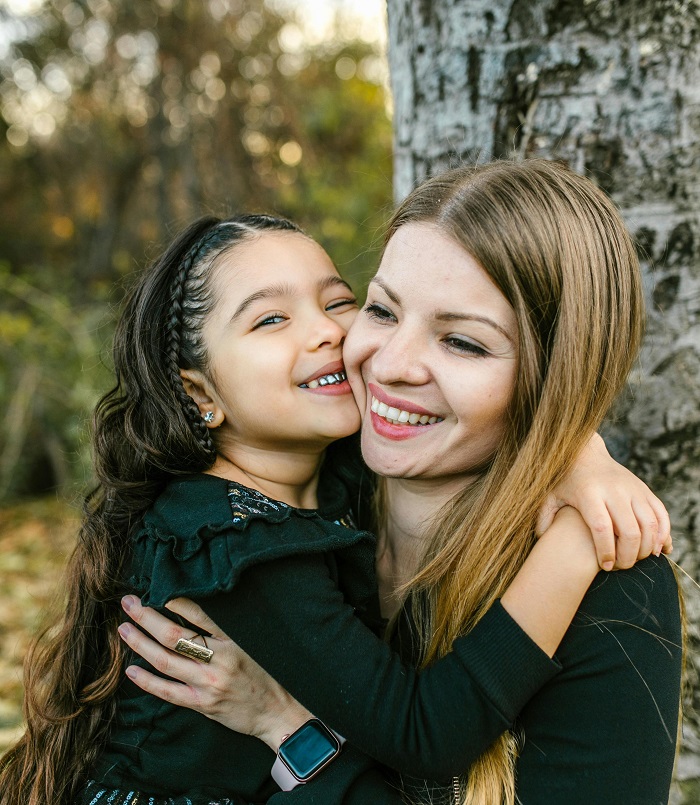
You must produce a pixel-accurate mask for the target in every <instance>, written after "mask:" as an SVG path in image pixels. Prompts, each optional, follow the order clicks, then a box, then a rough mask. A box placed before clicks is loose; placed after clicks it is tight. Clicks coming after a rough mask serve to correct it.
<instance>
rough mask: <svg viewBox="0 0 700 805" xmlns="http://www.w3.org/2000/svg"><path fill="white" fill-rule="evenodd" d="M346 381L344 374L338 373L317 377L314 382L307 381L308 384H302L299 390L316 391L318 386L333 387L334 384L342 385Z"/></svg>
mask: <svg viewBox="0 0 700 805" xmlns="http://www.w3.org/2000/svg"><path fill="white" fill-rule="evenodd" d="M343 380H347V377H346V375H345V372H338V373H337V374H334V375H324V376H323V377H317V378H316V380H309V382H308V383H302V384H301V385H300V386H299V388H300V389H317V388H318V387H319V386H333V385H334V384H335V383H342V382H343Z"/></svg>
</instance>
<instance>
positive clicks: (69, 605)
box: [0, 215, 301, 805]
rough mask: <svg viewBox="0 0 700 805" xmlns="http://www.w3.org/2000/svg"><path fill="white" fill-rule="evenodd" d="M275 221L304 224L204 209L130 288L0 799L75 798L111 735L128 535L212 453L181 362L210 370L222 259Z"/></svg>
mask: <svg viewBox="0 0 700 805" xmlns="http://www.w3.org/2000/svg"><path fill="white" fill-rule="evenodd" d="M268 231H278V232H298V233H301V230H300V229H299V227H297V226H296V225H295V224H293V223H292V222H290V221H287V220H285V219H283V218H276V217H273V216H270V215H240V216H235V217H233V218H228V219H226V220H220V219H218V218H212V217H208V218H202V219H200V220H198V221H196V222H195V223H193V224H192V225H191V226H190V227H188V228H187V229H186V230H185V231H184V232H182V233H181V234H180V235H179V236H178V237H177V238H176V239H175V241H174V242H173V243H172V244H171V246H170V247H169V248H168V249H167V250H166V251H165V252H164V253H163V255H162V256H161V257H160V258H159V259H158V260H156V262H155V263H154V264H153V266H152V267H151V268H150V269H149V270H147V271H146V272H144V273H143V274H142V275H141V276H140V277H139V279H138V281H137V283H136V285H135V287H134V288H133V290H132V291H131V292H130V294H129V296H128V297H127V300H126V303H125V306H124V309H123V312H122V315H121V317H120V319H119V322H118V324H117V328H116V332H115V338H114V347H113V358H114V369H115V376H116V383H115V385H114V387H113V388H112V389H111V390H110V391H108V392H107V393H106V394H105V395H104V396H103V397H102V399H101V400H100V401H99V402H98V404H97V407H96V409H95V414H94V418H93V453H94V465H95V474H96V478H97V486H96V487H95V488H94V489H93V491H92V492H90V493H89V494H88V496H87V497H86V500H85V503H84V507H83V520H82V524H81V528H80V533H79V539H78V544H77V546H76V549H75V551H74V553H73V556H72V557H71V559H70V562H69V564H68V568H67V579H66V591H67V601H66V609H65V611H64V612H63V613H62V615H61V617H60V619H58V623H57V624H51V625H50V627H47V629H46V630H45V631H44V632H42V633H41V634H40V635H39V636H38V637H37V638H36V640H35V642H34V644H33V646H32V648H31V649H30V651H29V652H28V654H27V659H26V661H25V712H26V720H27V730H26V732H25V734H24V735H23V736H22V737H21V738H20V739H19V741H18V742H17V743H16V744H15V745H14V746H13V747H11V748H10V750H9V751H8V752H7V753H6V754H5V755H4V757H3V758H2V761H0V805H49V804H50V805H70V803H71V802H73V801H74V798H75V795H76V792H77V788H78V786H79V785H80V783H81V781H82V780H83V778H84V775H85V773H86V771H87V770H88V769H89V768H90V766H91V765H92V764H93V763H94V762H95V760H96V758H97V756H98V755H99V752H100V751H101V749H102V747H103V746H104V744H105V742H106V740H107V737H108V734H109V726H110V722H111V720H112V719H113V717H114V714H115V708H116V697H115V692H116V690H117V687H118V685H119V683H120V681H121V678H122V657H123V648H122V643H121V641H120V640H119V638H118V635H117V631H116V628H117V626H118V624H119V622H120V620H121V609H120V606H119V599H120V598H121V596H122V595H123V594H124V592H125V589H124V587H123V581H122V578H123V574H124V563H125V561H126V558H127V557H128V555H129V552H128V550H127V546H128V538H129V535H130V533H131V531H132V530H133V529H134V528H135V527H136V526H137V525H138V523H139V521H140V519H141V516H142V515H143V513H144V511H145V510H146V509H147V508H148V507H149V506H150V505H151V504H152V503H153V501H154V500H155V498H156V497H157V496H158V494H159V493H160V492H161V490H162V489H163V487H164V486H165V484H166V483H167V482H168V481H169V480H170V479H172V478H174V477H176V476H178V475H185V474H190V473H193V472H201V471H203V470H205V469H208V468H209V467H211V466H212V464H213V463H214V460H215V458H216V449H215V447H214V443H213V441H212V439H211V437H210V432H209V429H208V428H207V427H206V423H205V422H204V421H203V419H202V417H201V415H200V412H199V409H198V407H197V405H196V404H195V402H194V400H193V399H192V398H191V397H190V396H189V395H188V394H187V392H186V391H185V388H184V386H183V383H182V379H181V377H180V369H198V370H200V371H202V372H206V370H207V352H206V348H205V345H204V341H203V337H202V329H203V326H204V323H205V321H206V319H207V316H208V315H209V314H210V312H211V310H212V308H213V305H214V302H215V298H214V293H213V289H212V282H211V278H212V275H213V273H214V271H213V269H214V268H215V265H216V262H217V259H218V258H219V257H221V256H222V255H223V254H224V253H225V252H227V251H228V250H229V249H231V248H235V246H236V245H237V244H239V243H242V242H244V241H246V240H249V239H250V238H252V237H255V236H257V235H259V234H261V233H264V232H268Z"/></svg>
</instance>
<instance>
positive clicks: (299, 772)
mask: <svg viewBox="0 0 700 805" xmlns="http://www.w3.org/2000/svg"><path fill="white" fill-rule="evenodd" d="M344 743H345V738H341V736H340V735H338V734H337V733H335V732H333V730H331V729H328V727H327V726H326V725H325V724H324V723H323V722H322V721H319V720H318V719H317V718H311V719H309V720H308V721H307V722H306V723H305V724H302V725H301V727H299V729H298V730H297V731H296V732H293V733H292V734H291V735H288V736H286V737H285V738H284V740H283V741H282V743H281V744H280V747H279V749H278V750H277V759H276V760H275V763H274V765H273V767H272V779H273V780H274V781H275V782H276V783H277V785H278V786H279V787H280V788H281V789H282V791H291V790H292V789H293V788H296V786H298V785H302V784H303V783H306V782H308V781H309V780H310V779H311V778H312V777H314V776H315V775H317V774H318V773H319V772H320V771H321V769H323V768H325V767H326V766H327V765H328V764H329V763H330V762H331V761H332V760H333V758H334V757H336V756H337V755H338V754H340V748H341V747H342V745H343V744H344Z"/></svg>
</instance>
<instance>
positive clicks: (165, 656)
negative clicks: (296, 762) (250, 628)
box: [119, 595, 312, 752]
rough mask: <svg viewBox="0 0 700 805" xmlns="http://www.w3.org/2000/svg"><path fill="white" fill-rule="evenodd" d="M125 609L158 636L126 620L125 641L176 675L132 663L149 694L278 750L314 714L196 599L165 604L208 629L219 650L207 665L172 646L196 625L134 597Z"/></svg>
mask: <svg viewBox="0 0 700 805" xmlns="http://www.w3.org/2000/svg"><path fill="white" fill-rule="evenodd" d="M122 607H123V608H124V611H125V612H126V613H127V614H128V615H129V617H130V618H131V619H132V620H133V621H134V622H135V623H137V624H138V625H139V626H140V627H141V629H143V630H145V631H146V632H148V633H149V634H150V635H152V636H153V637H154V638H155V640H151V639H150V638H149V637H148V636H147V635H146V634H144V632H142V631H141V630H140V629H137V628H136V627H135V626H133V625H132V624H129V623H122V624H121V625H120V626H119V634H120V636H121V638H122V640H124V642H125V643H126V644H127V645H128V646H129V647H130V648H131V649H133V651H135V652H136V653H137V654H139V655H140V656H141V657H143V658H144V659H145V660H147V661H148V662H149V663H150V664H151V665H152V666H153V667H154V668H155V669H156V670H158V671H160V672H161V673H162V674H166V675H167V676H169V677H172V679H163V678H161V677H159V676H156V675H155V674H153V673H151V672H150V671H147V670H145V669H144V668H141V667H139V666H137V665H130V666H129V667H128V668H127V669H126V674H127V676H128V677H129V679H131V680H132V682H134V684H135V685H138V687H140V688H141V689H142V690H144V691H146V692H147V693H152V694H153V695H154V696H157V697H158V698H159V699H163V700H164V701H166V702H170V703H171V704H175V705H178V706H180V707H187V708H189V709H190V710H196V711H197V712H198V713H202V714H203V715H205V716H207V717H208V718H211V719H213V720H214V721H218V722H219V723H220V724H223V725H224V726H226V727H228V728H229V729H232V730H234V731H235V732H242V733H244V734H246V735H252V736H254V737H256V738H259V739H260V740H261V741H264V742H265V743H266V744H267V745H268V746H269V747H270V748H271V749H272V750H273V751H275V752H276V751H277V749H278V747H279V745H280V743H281V742H282V738H283V737H284V736H285V735H288V734H289V733H292V732H294V731H295V730H296V729H298V728H299V727H300V726H301V725H302V724H303V723H304V722H305V721H308V720H309V718H312V716H311V713H309V712H308V710H306V709H305V708H304V707H302V705H300V704H299V703H298V702H297V701H296V700H295V699H293V698H292V697H291V696H290V695H289V694H288V693H287V692H286V691H285V690H284V688H282V687H281V686H280V685H279V684H278V683H277V682H276V681H275V680H274V679H273V678H272V677H271V676H270V675H269V674H268V673H267V672H266V671H265V670H264V669H263V668H261V667H260V666H259V665H258V664H257V663H256V662H255V661H254V660H253V659H252V658H251V657H250V656H249V655H248V654H246V653H245V652H244V651H243V650H242V649H241V648H239V647H238V645H236V643H234V642H233V641H232V640H231V639H230V638H229V637H228V636H227V635H226V634H225V633H224V632H222V631H221V629H219V627H218V626H217V625H216V624H215V623H214V621H212V620H211V618H209V617H208V616H207V615H206V613H204V612H203V611H202V609H201V608H200V607H199V606H197V604H195V603H194V602H192V601H189V600H188V599H186V598H176V599H175V600H173V601H170V602H168V604H166V607H167V608H168V609H169V610H171V611H172V612H174V613H176V614H177V615H181V616H182V617H183V618H185V620H187V621H188V622H189V623H192V624H195V625H196V626H197V627H199V628H200V630H201V631H202V632H206V633H207V638H206V642H207V646H208V647H209V648H210V649H213V651H214V654H213V656H212V658H211V661H210V662H209V663H208V664H204V663H201V662H199V661H198V660H193V659H190V658H189V657H185V656H183V655H182V654H178V653H176V652H175V651H174V650H172V649H174V647H175V645H176V643H177V641H178V640H179V639H180V638H181V637H184V638H186V639H191V638H192V637H194V635H193V634H192V630H191V629H186V628H183V627H181V626H178V624H176V623H173V621H171V620H169V619H168V618H166V617H164V616H163V615H161V614H160V613H158V612H156V611H155V610H154V609H151V608H150V607H144V606H142V605H141V601H140V600H139V599H138V598H137V597H136V596H133V595H127V596H125V597H124V598H123V599H122ZM209 635H211V637H209ZM156 641H158V642H156ZM174 680H179V681H174Z"/></svg>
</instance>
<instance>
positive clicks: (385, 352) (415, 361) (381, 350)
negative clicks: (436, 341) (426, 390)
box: [372, 327, 430, 385]
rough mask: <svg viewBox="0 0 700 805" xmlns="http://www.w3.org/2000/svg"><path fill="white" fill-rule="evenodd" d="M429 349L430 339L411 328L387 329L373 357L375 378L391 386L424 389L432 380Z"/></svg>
mask: <svg viewBox="0 0 700 805" xmlns="http://www.w3.org/2000/svg"><path fill="white" fill-rule="evenodd" d="M428 346H429V345H428V340H427V337H421V334H420V333H418V332H413V331H412V330H411V329H410V328H401V327H398V328H393V329H391V330H389V328H387V330H385V331H384V338H383V340H382V342H381V343H380V344H379V346H378V349H377V350H376V351H375V353H374V355H373V356H372V374H373V375H374V377H375V378H376V380H377V381H378V382H380V383H385V384H387V385H389V384H392V383H409V384H411V385H423V384H425V383H427V382H428V381H429V380H430V368H429V357H428V354H427V351H428Z"/></svg>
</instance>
